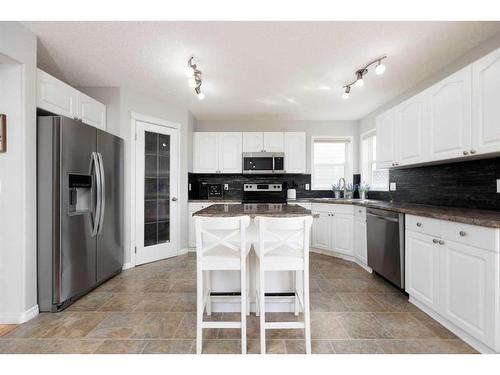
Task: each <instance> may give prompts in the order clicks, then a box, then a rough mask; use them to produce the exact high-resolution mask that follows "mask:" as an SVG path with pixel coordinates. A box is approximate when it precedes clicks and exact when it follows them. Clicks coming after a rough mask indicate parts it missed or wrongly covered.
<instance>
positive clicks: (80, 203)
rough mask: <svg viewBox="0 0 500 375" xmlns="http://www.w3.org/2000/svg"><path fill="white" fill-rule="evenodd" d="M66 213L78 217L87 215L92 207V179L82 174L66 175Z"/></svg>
mask: <svg viewBox="0 0 500 375" xmlns="http://www.w3.org/2000/svg"><path fill="white" fill-rule="evenodd" d="M68 189H69V202H68V203H69V204H68V207H69V209H68V211H69V212H68V213H69V214H70V215H79V214H85V213H89V212H90V210H91V206H92V177H91V176H90V175H84V174H71V173H70V174H69V175H68Z"/></svg>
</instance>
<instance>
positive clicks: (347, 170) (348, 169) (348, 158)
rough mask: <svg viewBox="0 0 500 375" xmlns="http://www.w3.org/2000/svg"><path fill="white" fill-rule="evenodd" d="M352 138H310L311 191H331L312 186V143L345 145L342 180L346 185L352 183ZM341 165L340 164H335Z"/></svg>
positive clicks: (324, 136)
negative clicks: (323, 142) (341, 143)
mask: <svg viewBox="0 0 500 375" xmlns="http://www.w3.org/2000/svg"><path fill="white" fill-rule="evenodd" d="M353 138H354V137H352V136H329V135H321V136H311V190H315V191H331V190H332V189H331V187H330V189H324V188H322V187H321V188H317V187H316V186H315V185H314V142H315V141H320V140H321V141H332V142H342V141H344V142H345V143H346V155H345V163H344V175H345V176H344V178H345V181H346V184H347V183H352V173H353ZM336 165H341V164H336ZM337 182H338V181H334V182H333V183H337Z"/></svg>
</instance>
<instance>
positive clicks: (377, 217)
mask: <svg viewBox="0 0 500 375" xmlns="http://www.w3.org/2000/svg"><path fill="white" fill-rule="evenodd" d="M366 216H371V217H373V218H375V219H380V220H385V221H392V222H393V223H398V222H399V219H398V218H397V217H388V216H382V215H377V214H373V213H371V212H367V213H366Z"/></svg>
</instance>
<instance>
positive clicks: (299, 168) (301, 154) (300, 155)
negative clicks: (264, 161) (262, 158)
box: [284, 132, 306, 173]
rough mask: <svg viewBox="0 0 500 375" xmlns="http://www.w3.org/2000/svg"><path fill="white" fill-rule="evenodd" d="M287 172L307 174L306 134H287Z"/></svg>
mask: <svg viewBox="0 0 500 375" xmlns="http://www.w3.org/2000/svg"><path fill="white" fill-rule="evenodd" d="M284 139H285V172H286V173H306V133H302V132H286V133H285V138H284Z"/></svg>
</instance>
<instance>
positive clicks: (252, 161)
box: [243, 152, 285, 174]
mask: <svg viewBox="0 0 500 375" xmlns="http://www.w3.org/2000/svg"><path fill="white" fill-rule="evenodd" d="M243 173H244V174H272V173H285V153H283V152H244V153H243Z"/></svg>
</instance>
